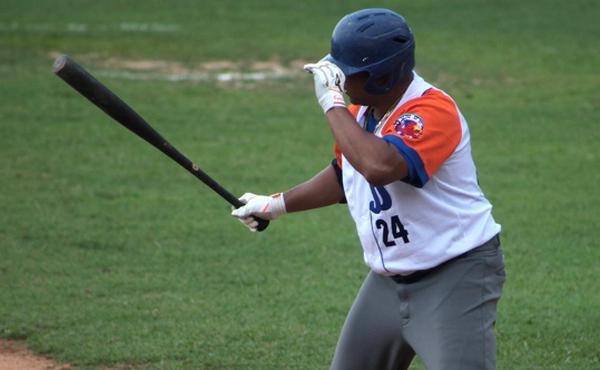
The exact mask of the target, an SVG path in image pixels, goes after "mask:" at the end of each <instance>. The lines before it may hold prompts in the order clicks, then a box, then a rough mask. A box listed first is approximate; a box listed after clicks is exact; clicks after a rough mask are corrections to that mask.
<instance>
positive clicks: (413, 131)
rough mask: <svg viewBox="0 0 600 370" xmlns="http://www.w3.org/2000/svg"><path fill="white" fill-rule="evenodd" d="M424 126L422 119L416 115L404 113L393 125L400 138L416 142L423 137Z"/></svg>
mask: <svg viewBox="0 0 600 370" xmlns="http://www.w3.org/2000/svg"><path fill="white" fill-rule="evenodd" d="M424 129H425V124H424V123H423V119H422V118H421V117H419V116H417V115H416V114H413V113H406V114H403V115H401V116H400V117H399V118H398V119H397V120H396V123H394V130H395V131H396V132H397V133H398V134H399V135H400V136H401V137H405V138H407V139H410V140H418V139H420V138H421V136H423V130H424Z"/></svg>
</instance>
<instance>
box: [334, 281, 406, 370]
mask: <svg viewBox="0 0 600 370" xmlns="http://www.w3.org/2000/svg"><path fill="white" fill-rule="evenodd" d="M401 310H402V303H401V302H400V301H399V299H398V295H397V293H396V285H395V283H394V282H393V281H391V279H388V278H385V277H382V276H379V275H377V274H375V273H373V272H371V273H370V274H369V276H367V278H366V279H365V282H364V283H363V286H362V287H361V289H360V291H359V293H358V295H357V297H356V299H355V301H354V304H353V305H352V308H351V310H350V312H349V313H348V316H347V318H346V322H345V323H344V326H343V328H342V332H341V334H340V338H339V340H338V344H337V348H336V350H335V354H334V357H333V361H332V364H331V368H330V369H331V370H388V369H389V370H404V369H407V368H408V366H409V364H410V362H411V361H412V359H413V357H414V351H413V350H412V348H411V347H410V346H409V345H408V344H407V343H406V342H405V341H404V340H403V339H402V335H401V331H402V325H403V322H402V321H401V320H400V317H401V313H400V311H401Z"/></svg>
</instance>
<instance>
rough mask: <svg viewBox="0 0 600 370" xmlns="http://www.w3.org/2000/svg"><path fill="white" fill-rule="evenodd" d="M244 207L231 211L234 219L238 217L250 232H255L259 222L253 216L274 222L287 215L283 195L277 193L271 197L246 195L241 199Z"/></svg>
mask: <svg viewBox="0 0 600 370" xmlns="http://www.w3.org/2000/svg"><path fill="white" fill-rule="evenodd" d="M240 201H241V202H242V203H245V205H244V206H243V207H240V208H237V209H234V210H232V211H231V215H232V216H233V217H237V218H238V219H239V220H240V222H241V223H243V224H244V225H246V227H248V229H250V231H252V232H255V231H256V228H257V227H258V221H256V220H255V219H254V218H252V216H256V217H259V218H262V219H265V220H274V219H276V218H277V217H279V216H281V215H283V214H285V213H286V210H285V201H284V200H283V194H281V193H277V194H273V195H270V196H267V195H256V194H252V193H246V194H244V195H242V197H241V198H240Z"/></svg>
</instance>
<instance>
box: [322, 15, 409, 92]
mask: <svg viewBox="0 0 600 370" xmlns="http://www.w3.org/2000/svg"><path fill="white" fill-rule="evenodd" d="M325 59H326V60H329V61H331V62H332V63H334V64H336V65H337V66H338V67H340V69H341V70H342V71H343V72H344V74H345V75H346V76H351V75H353V74H356V73H360V72H367V73H368V74H369V78H368V80H367V83H366V85H365V90H366V91H367V92H369V93H371V94H376V95H381V94H385V93H386V92H388V91H389V90H390V89H392V88H393V87H394V86H396V85H397V84H398V83H399V82H400V81H402V80H403V79H404V78H405V77H407V76H408V75H409V74H410V73H412V69H413V68H414V66H415V39H414V36H413V34H412V32H411V30H410V28H409V27H408V24H407V23H406V21H405V20H404V18H403V17H402V16H401V15H399V14H398V13H395V12H393V11H391V10H388V9H379V8H374V9H363V10H359V11H357V12H354V13H351V14H348V15H346V16H345V17H344V18H342V19H341V20H340V21H339V22H338V24H337V25H336V26H335V29H334V30H333V35H332V36H331V52H330V54H328V55H327V56H326V57H325Z"/></svg>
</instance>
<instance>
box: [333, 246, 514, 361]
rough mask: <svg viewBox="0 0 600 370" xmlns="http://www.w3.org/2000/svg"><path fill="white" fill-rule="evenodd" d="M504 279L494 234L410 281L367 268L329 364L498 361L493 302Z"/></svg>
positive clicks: (495, 302)
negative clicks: (418, 358)
mask: <svg viewBox="0 0 600 370" xmlns="http://www.w3.org/2000/svg"><path fill="white" fill-rule="evenodd" d="M504 280H505V274H504V259H503V255H502V250H501V248H500V240H499V237H498V236H496V237H494V238H492V239H491V240H490V241H488V242H486V243H485V244H483V245H481V246H479V247H477V248H475V249H473V250H471V251H469V252H467V253H465V254H463V255H461V256H459V257H457V258H455V259H452V260H450V261H449V262H446V263H444V264H442V265H440V266H438V267H436V268H434V269H432V270H429V271H428V272H427V273H425V274H422V275H421V276H418V277H417V278H416V279H414V281H412V280H411V278H410V275H409V277H408V278H406V279H404V280H403V278H402V277H399V278H396V280H395V279H394V278H392V277H387V276H383V275H378V274H376V273H373V272H370V273H369V274H368V276H367V278H366V279H365V281H364V283H363V286H362V287H361V289H360V291H359V293H358V296H357V297H356V300H355V301H354V304H353V305H352V308H351V310H350V313H349V314H348V317H347V318H346V322H345V324H344V327H343V328H342V333H341V335H340V339H339V341H338V344H337V348H336V351H335V355H334V357H333V362H332V364H331V368H330V369H331V370H406V369H408V367H409V365H410V363H411V361H412V360H413V358H414V356H415V354H417V355H418V356H419V357H420V358H421V360H422V361H423V363H424V364H425V366H426V367H427V369H428V370H493V369H495V368H496V339H495V333H494V325H495V322H496V305H497V303H498V300H499V299H500V295H501V292H502V285H503V283H504Z"/></svg>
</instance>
